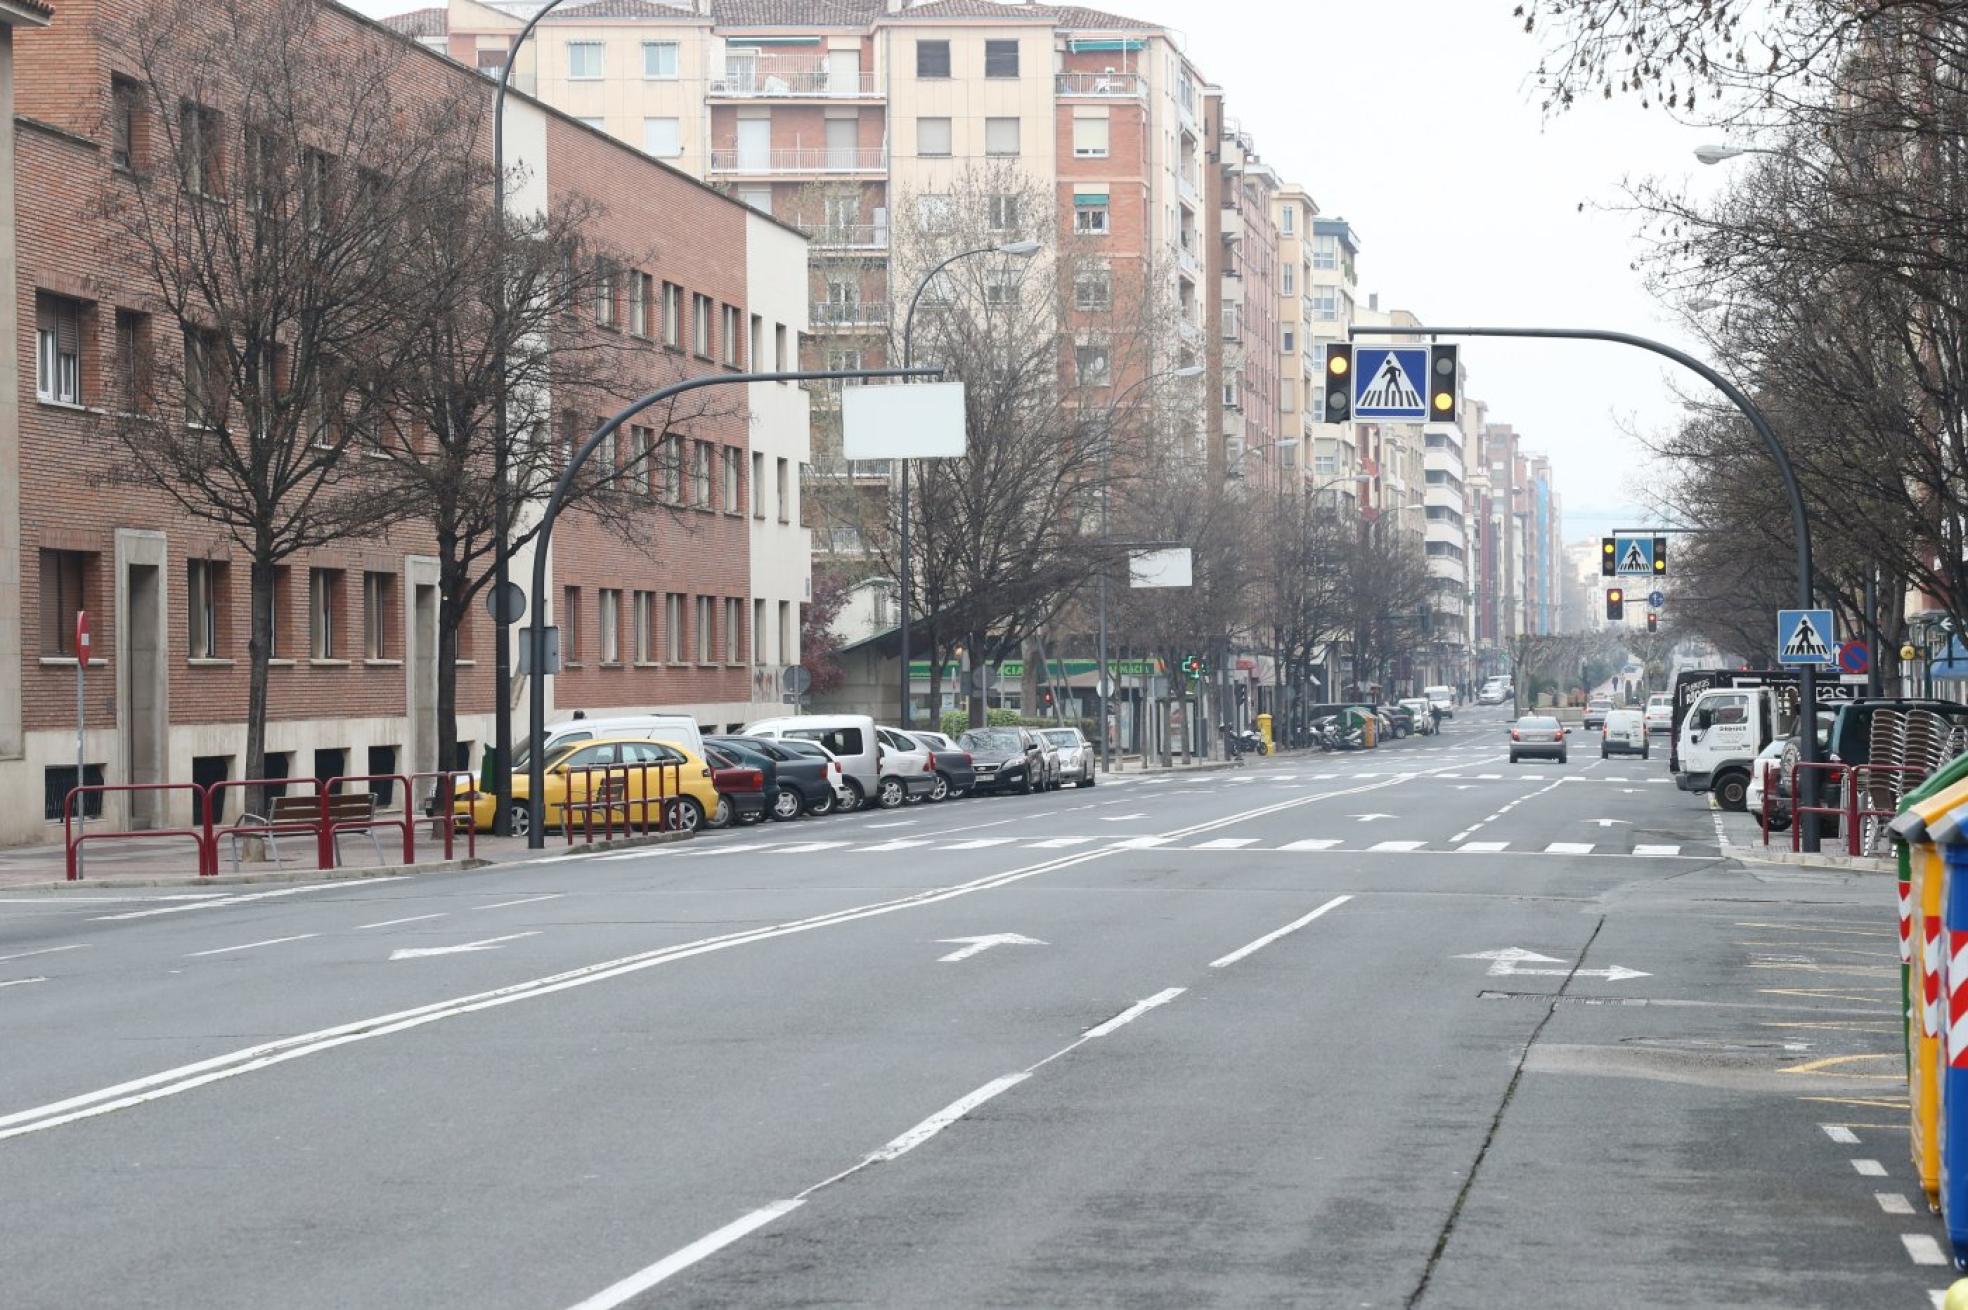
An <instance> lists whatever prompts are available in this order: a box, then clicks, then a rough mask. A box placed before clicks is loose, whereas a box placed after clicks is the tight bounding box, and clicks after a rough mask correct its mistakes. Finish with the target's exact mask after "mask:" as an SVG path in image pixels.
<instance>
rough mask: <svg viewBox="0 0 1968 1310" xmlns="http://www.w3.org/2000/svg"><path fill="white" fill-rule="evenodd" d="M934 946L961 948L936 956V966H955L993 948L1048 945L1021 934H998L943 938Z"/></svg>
mask: <svg viewBox="0 0 1968 1310" xmlns="http://www.w3.org/2000/svg"><path fill="white" fill-rule="evenodd" d="M936 944H937V945H938V946H960V947H962V948H963V949H962V950H957V951H951V952H950V953H949V954H948V955H941V956H938V957H937V960H936V962H937V963H938V964H956V963H958V962H959V961H962V960H968V959H969V958H970V957H971V956H973V955H982V954H983V953H984V952H986V951H988V950H990V949H991V948H992V947H993V946H1046V945H1049V944H1050V943H1047V942H1042V941H1040V940H1039V939H1038V938H1036V937H1027V936H1025V935H1024V934H1023V933H1015V932H998V933H991V934H990V935H989V936H985V937H943V938H939V939H938V940H937V943H936Z"/></svg>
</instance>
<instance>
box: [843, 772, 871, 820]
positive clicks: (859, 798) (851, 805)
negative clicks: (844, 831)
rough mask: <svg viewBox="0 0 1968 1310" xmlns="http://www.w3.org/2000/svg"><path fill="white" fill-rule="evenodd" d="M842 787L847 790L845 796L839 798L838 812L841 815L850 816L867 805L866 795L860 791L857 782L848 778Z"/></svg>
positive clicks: (859, 785)
mask: <svg viewBox="0 0 1968 1310" xmlns="http://www.w3.org/2000/svg"><path fill="white" fill-rule="evenodd" d="M842 785H843V786H845V787H846V788H847V795H845V796H843V797H841V798H840V812H841V813H842V814H852V813H854V812H855V811H856V810H858V809H860V808H861V807H862V806H863V805H866V804H867V803H868V793H866V792H864V791H862V790H861V784H860V783H859V782H857V781H855V780H854V779H853V778H849V779H848V780H847V781H846V782H845V783H843V784H842Z"/></svg>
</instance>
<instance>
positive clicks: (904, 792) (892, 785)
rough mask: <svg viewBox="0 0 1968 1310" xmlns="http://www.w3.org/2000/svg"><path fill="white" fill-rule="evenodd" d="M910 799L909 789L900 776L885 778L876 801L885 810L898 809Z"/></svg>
mask: <svg viewBox="0 0 1968 1310" xmlns="http://www.w3.org/2000/svg"><path fill="white" fill-rule="evenodd" d="M908 799H909V789H908V788H907V787H905V786H903V785H902V780H901V779H900V778H883V779H882V780H881V790H880V791H878V792H876V793H875V803H876V804H877V805H879V806H881V808H883V809H884V810H893V809H898V808H900V807H901V805H902V803H903V802H904V801H906V800H908Z"/></svg>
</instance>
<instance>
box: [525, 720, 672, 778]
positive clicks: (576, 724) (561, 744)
mask: <svg viewBox="0 0 1968 1310" xmlns="http://www.w3.org/2000/svg"><path fill="white" fill-rule="evenodd" d="M630 737H634V738H636V739H638V740H641V741H663V742H668V743H669V744H670V745H672V746H681V747H683V748H684V749H685V750H687V751H689V752H691V753H692V754H693V755H699V756H701V755H702V754H703V753H704V734H703V732H702V731H701V730H699V728H698V727H697V720H695V719H693V718H691V717H690V716H689V715H688V714H617V715H610V716H609V717H608V718H605V719H589V718H576V719H569V720H568V721H567V722H565V723H554V724H549V725H548V727H547V736H546V741H547V758H548V759H552V758H553V757H554V756H556V755H560V754H563V753H564V752H565V751H566V750H567V749H568V748H569V747H570V746H576V745H579V744H580V743H581V742H584V741H600V740H602V739H604V738H606V739H608V740H611V741H621V740H624V739H626V738H630ZM531 745H532V743H531V740H530V739H526V738H522V739H521V740H520V741H517V742H515V743H514V744H513V768H515V769H524V768H525V767H526V764H527V757H528V755H529V754H530V752H531Z"/></svg>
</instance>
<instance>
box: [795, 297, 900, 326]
mask: <svg viewBox="0 0 1968 1310" xmlns="http://www.w3.org/2000/svg"><path fill="white" fill-rule="evenodd" d="M808 321H809V322H811V323H812V324H813V325H814V326H815V327H842V326H846V325H850V324H851V325H856V326H860V325H879V324H885V323H887V322H888V302H887V301H886V300H816V301H814V302H813V304H812V306H811V312H810V313H809V315H808Z"/></svg>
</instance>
